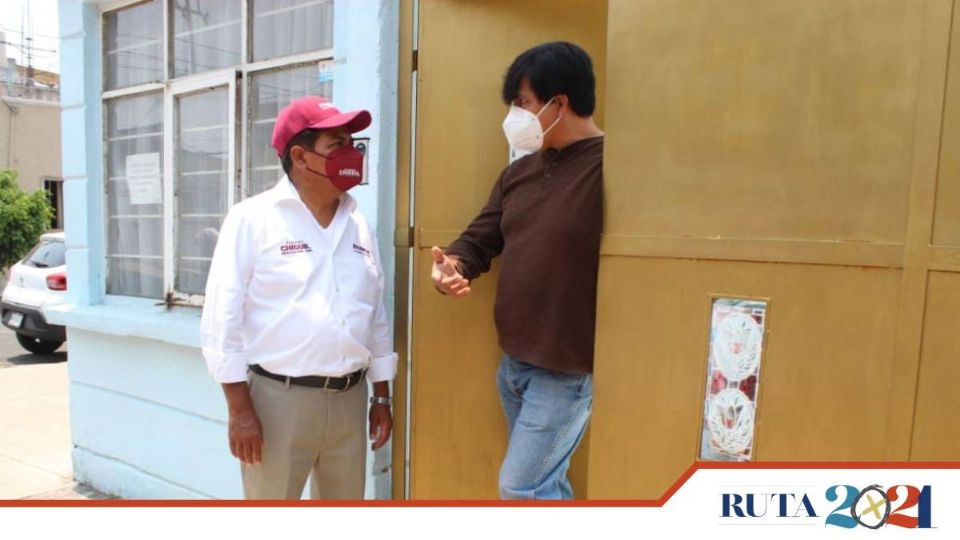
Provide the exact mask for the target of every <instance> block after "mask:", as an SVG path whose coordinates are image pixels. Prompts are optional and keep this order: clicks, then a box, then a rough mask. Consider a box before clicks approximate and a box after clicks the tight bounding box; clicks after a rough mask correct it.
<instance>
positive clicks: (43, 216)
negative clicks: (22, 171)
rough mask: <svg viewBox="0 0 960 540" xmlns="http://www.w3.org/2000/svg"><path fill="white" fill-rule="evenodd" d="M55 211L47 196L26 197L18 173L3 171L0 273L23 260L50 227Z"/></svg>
mask: <svg viewBox="0 0 960 540" xmlns="http://www.w3.org/2000/svg"><path fill="white" fill-rule="evenodd" d="M52 217H53V208H51V207H50V201H49V199H48V195H47V192H46V191H44V190H42V189H38V190H37V191H34V192H33V193H27V192H25V191H23V190H22V189H20V186H18V185H17V172H16V171H13V170H0V269H4V268H7V267H9V266H10V265H12V264H14V263H16V262H17V261H19V260H20V259H22V258H23V257H24V255H26V254H27V253H28V252H29V251H30V250H31V249H32V248H33V246H35V245H36V244H37V241H38V240H40V235H41V234H43V233H44V232H46V231H47V229H48V228H49V227H50V219H51V218H52Z"/></svg>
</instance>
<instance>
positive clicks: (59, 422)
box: [0, 327, 106, 499]
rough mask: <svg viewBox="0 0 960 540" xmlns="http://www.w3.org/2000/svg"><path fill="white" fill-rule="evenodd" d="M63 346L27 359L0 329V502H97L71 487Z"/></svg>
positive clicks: (90, 493) (9, 334)
mask: <svg viewBox="0 0 960 540" xmlns="http://www.w3.org/2000/svg"><path fill="white" fill-rule="evenodd" d="M66 349H67V346H66V345H64V346H63V347H61V349H60V351H58V352H56V353H54V354H51V355H34V354H29V353H27V352H26V351H24V350H23V349H21V348H20V345H19V344H18V343H17V341H16V336H15V335H14V333H13V332H12V331H10V330H9V329H7V328H3V327H0V499H102V498H106V497H105V496H104V495H102V494H100V493H97V492H95V491H93V490H91V489H89V488H86V487H84V486H79V485H77V484H76V483H75V482H74V481H73V465H72V462H71V457H70V453H71V449H72V443H71V439H70V408H69V407H70V402H69V380H68V377H67V362H66V360H67V353H66Z"/></svg>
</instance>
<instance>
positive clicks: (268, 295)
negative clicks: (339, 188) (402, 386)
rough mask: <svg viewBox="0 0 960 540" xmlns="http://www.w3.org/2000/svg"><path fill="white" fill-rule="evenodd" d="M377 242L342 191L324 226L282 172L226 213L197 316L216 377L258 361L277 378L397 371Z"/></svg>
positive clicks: (234, 375)
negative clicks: (268, 186) (200, 313)
mask: <svg viewBox="0 0 960 540" xmlns="http://www.w3.org/2000/svg"><path fill="white" fill-rule="evenodd" d="M383 289H384V278H383V269H382V268H381V266H380V255H379V251H378V250H377V243H376V241H375V239H374V236H373V233H372V232H371V231H370V226H369V225H368V224H367V221H366V220H365V219H364V218H363V216H362V215H361V214H360V212H358V211H357V202H356V200H355V199H354V198H353V197H351V196H350V195H347V194H344V195H343V196H342V197H341V199H340V205H339V207H338V208H337V213H336V216H334V218H333V221H332V222H331V223H330V225H329V227H327V228H326V229H324V228H323V227H321V226H320V224H319V223H317V220H316V218H314V216H313V214H312V213H311V212H310V211H309V210H308V209H307V207H306V206H305V205H304V204H303V201H302V200H301V199H300V195H299V193H297V190H296V188H295V187H294V186H293V184H292V183H291V182H290V180H289V179H288V178H287V177H283V178H282V179H281V180H280V182H278V183H277V185H276V187H274V188H272V189H270V190H268V191H266V192H264V193H261V194H260V195H256V196H254V197H251V198H249V199H247V200H245V201H243V202H241V203H239V204H237V205H235V206H234V207H233V208H231V209H230V212H229V213H228V214H227V217H226V219H225V220H224V222H223V226H222V227H221V228H220V236H219V238H218V240H217V247H216V249H215V250H214V253H213V262H212V264H211V266H210V275H209V278H208V279H207V290H206V298H205V300H204V306H203V316H202V319H201V322H200V335H201V343H202V346H203V356H204V358H205V359H206V361H207V368H208V369H209V371H210V374H211V375H212V376H213V378H214V379H216V380H217V381H218V382H221V383H233V382H241V381H245V380H246V379H247V366H248V365H251V364H260V366H262V367H263V368H264V369H266V370H267V371H270V372H271V373H276V374H278V375H285V376H289V377H300V376H305V375H325V376H332V377H340V376H343V375H346V374H348V373H352V372H354V371H357V370H358V369H362V368H369V371H368V372H367V376H368V378H369V379H370V381H372V382H380V381H388V380H391V379H393V378H394V376H395V375H396V373H397V355H396V354H395V353H394V352H393V344H392V340H391V336H390V324H389V322H388V320H387V312H386V309H385V308H384V304H383Z"/></svg>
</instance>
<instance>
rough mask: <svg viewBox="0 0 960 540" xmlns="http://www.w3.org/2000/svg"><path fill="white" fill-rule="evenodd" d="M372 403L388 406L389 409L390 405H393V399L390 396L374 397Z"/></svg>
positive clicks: (371, 399)
mask: <svg viewBox="0 0 960 540" xmlns="http://www.w3.org/2000/svg"><path fill="white" fill-rule="evenodd" d="M370 403H372V404H374V405H386V406H388V407H389V406H390V405H393V398H392V397H390V396H387V397H378V396H373V397H371V398H370Z"/></svg>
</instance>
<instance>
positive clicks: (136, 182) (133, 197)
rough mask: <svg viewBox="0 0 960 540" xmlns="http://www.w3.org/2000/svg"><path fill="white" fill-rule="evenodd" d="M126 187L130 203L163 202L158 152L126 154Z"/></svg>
mask: <svg viewBox="0 0 960 540" xmlns="http://www.w3.org/2000/svg"><path fill="white" fill-rule="evenodd" d="M127 188H128V189H129V190H130V204H132V205H142V204H160V203H161V202H163V190H162V189H161V182H160V153H159V152H151V153H148V154H132V155H129V156H127Z"/></svg>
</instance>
